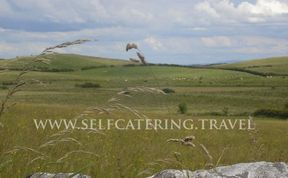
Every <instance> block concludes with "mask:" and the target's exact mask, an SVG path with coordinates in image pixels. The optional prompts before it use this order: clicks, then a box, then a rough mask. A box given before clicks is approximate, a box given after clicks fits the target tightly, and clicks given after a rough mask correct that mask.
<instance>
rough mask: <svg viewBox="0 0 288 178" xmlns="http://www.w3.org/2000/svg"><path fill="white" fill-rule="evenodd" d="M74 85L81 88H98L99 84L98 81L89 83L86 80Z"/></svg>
mask: <svg viewBox="0 0 288 178" xmlns="http://www.w3.org/2000/svg"><path fill="white" fill-rule="evenodd" d="M75 86H76V87H81V88H100V87H101V85H100V84H98V83H91V82H86V83H82V84H76V85H75Z"/></svg>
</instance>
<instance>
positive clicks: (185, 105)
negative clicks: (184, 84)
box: [178, 103, 188, 114]
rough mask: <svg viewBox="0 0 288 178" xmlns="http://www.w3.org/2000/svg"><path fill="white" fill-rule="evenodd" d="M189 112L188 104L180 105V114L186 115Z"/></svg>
mask: <svg viewBox="0 0 288 178" xmlns="http://www.w3.org/2000/svg"><path fill="white" fill-rule="evenodd" d="M187 110H188V108H187V104H186V103H180V104H179V105H178V112H179V113H180V114H186V113H187Z"/></svg>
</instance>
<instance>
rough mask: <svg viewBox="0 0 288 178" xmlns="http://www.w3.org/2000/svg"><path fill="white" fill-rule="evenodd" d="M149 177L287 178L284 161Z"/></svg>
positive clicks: (176, 172)
mask: <svg viewBox="0 0 288 178" xmlns="http://www.w3.org/2000/svg"><path fill="white" fill-rule="evenodd" d="M149 178H288V165H287V164H286V163H270V162H255V163H240V164H235V165H231V166H223V167H217V168H215V169H210V170H197V171H194V172H192V171H188V170H173V169H169V170H164V171H161V172H160V173H158V174H155V175H153V176H151V177H149Z"/></svg>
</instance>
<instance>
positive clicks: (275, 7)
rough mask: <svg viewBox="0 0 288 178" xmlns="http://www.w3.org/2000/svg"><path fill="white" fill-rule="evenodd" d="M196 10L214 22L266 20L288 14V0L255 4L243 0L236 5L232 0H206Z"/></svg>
mask: <svg viewBox="0 0 288 178" xmlns="http://www.w3.org/2000/svg"><path fill="white" fill-rule="evenodd" d="M195 10H196V11H198V13H201V12H202V13H204V14H205V15H206V16H208V17H205V18H206V19H208V20H209V19H210V20H212V21H213V22H215V20H217V21H218V22H219V23H221V22H233V23H236V22H238V23H239V22H245V21H246V22H265V21H267V20H269V18H271V17H276V16H281V15H288V1H287V0H257V1H256V3H255V4H253V3H250V2H248V1H243V2H241V3H240V4H238V5H236V4H234V3H233V2H231V1H230V0H205V1H203V2H200V3H198V4H197V5H196V6H195ZM280 19H282V18H280ZM273 20H275V19H273ZM282 20H283V19H282ZM284 21H287V19H286V20H284Z"/></svg>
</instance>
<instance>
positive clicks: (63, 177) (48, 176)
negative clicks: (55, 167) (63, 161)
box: [26, 172, 91, 178]
mask: <svg viewBox="0 0 288 178" xmlns="http://www.w3.org/2000/svg"><path fill="white" fill-rule="evenodd" d="M52 177H53V178H68V177H69V178H91V177H90V176H86V175H82V174H76V175H74V174H73V173H56V174H52V173H45V172H39V173H35V174H33V175H30V176H27V177H26V178H52Z"/></svg>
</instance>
